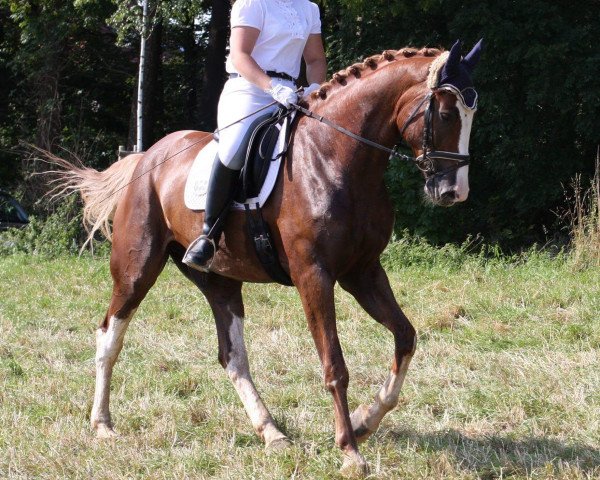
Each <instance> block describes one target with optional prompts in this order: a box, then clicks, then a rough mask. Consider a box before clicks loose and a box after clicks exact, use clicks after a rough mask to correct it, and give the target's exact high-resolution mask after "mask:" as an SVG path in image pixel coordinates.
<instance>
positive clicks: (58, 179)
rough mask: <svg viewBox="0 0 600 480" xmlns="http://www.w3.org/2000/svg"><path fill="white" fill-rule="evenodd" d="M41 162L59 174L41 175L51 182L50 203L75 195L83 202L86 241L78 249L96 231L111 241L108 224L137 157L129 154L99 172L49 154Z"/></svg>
mask: <svg viewBox="0 0 600 480" xmlns="http://www.w3.org/2000/svg"><path fill="white" fill-rule="evenodd" d="M43 155H44V157H45V158H44V159H43V160H44V161H45V162H47V163H49V164H51V165H53V166H56V167H59V170H52V171H49V172H45V174H46V173H48V174H53V175H54V176H55V178H54V179H53V180H51V181H50V182H49V183H50V184H53V185H54V186H53V188H52V190H50V192H49V195H50V198H51V199H55V198H59V197H64V196H66V195H69V194H71V193H74V192H77V191H79V193H80V194H81V198H82V199H83V224H84V227H85V229H86V231H87V232H88V236H87V239H86V241H85V243H84V244H83V246H82V247H81V249H82V250H83V249H84V248H85V247H86V245H88V244H90V245H91V242H92V239H93V238H94V234H95V233H96V232H97V231H98V230H99V231H100V232H102V234H103V235H104V236H105V237H106V238H107V239H108V240H111V239H112V225H111V221H112V218H113V215H114V213H115V210H116V208H117V205H118V203H119V200H120V199H121V197H122V195H123V193H124V192H125V187H127V185H129V183H130V182H131V179H132V177H133V171H134V169H135V167H136V166H137V164H138V162H139V161H140V159H141V158H142V157H143V154H141V153H133V154H131V155H128V156H127V157H125V158H123V159H122V160H119V161H118V162H115V163H113V164H112V165H111V166H110V167H108V168H107V169H106V170H104V171H102V172H99V171H97V170H94V169H93V168H89V167H85V166H84V165H83V164H82V163H81V162H79V165H75V164H74V163H71V162H69V161H68V160H65V159H63V158H60V157H57V156H55V155H53V154H51V153H49V152H43Z"/></svg>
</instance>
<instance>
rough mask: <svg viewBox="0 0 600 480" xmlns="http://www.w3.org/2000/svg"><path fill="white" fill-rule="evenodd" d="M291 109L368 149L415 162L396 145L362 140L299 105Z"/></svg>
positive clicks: (366, 139) (362, 138)
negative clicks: (388, 146)
mask: <svg viewBox="0 0 600 480" xmlns="http://www.w3.org/2000/svg"><path fill="white" fill-rule="evenodd" d="M293 107H294V108H295V109H297V110H298V111H300V112H302V113H303V114H304V115H306V116H307V117H310V118H314V119H315V120H318V121H319V122H321V123H324V124H325V125H328V126H330V127H331V128H333V129H335V130H337V131H338V132H340V133H343V134H344V135H347V136H348V137H350V138H353V139H354V140H358V141H359V142H361V143H364V144H365V145H369V146H370V147H374V148H377V149H379V150H382V151H384V152H386V153H388V154H389V155H390V156H392V157H395V158H399V159H400V160H404V161H406V162H415V161H416V158H415V157H411V156H409V155H404V154H403V153H400V152H399V151H398V148H399V146H398V145H396V146H395V147H394V148H393V149H392V148H387V147H385V146H383V145H381V144H379V143H376V142H373V141H371V140H369V139H368V138H364V137H361V136H360V135H356V134H355V133H352V132H351V131H350V130H347V129H345V128H344V127H340V126H339V125H337V124H335V123H333V122H332V121H331V120H329V119H327V118H325V117H322V116H321V115H315V114H314V112H312V111H311V110H308V109H307V108H304V107H301V106H300V105H293Z"/></svg>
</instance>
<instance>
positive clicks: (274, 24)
mask: <svg viewBox="0 0 600 480" xmlns="http://www.w3.org/2000/svg"><path fill="white" fill-rule="evenodd" d="M235 27H253V28H256V29H258V30H260V34H259V35H258V39H257V40H256V45H255V46H254V50H253V51H252V58H254V60H255V61H256V63H258V66H259V67H260V68H262V69H263V70H264V71H267V70H272V71H275V72H282V73H287V74H288V75H290V76H292V77H294V78H298V75H299V74H300V62H301V60H302V52H304V47H305V45H306V41H307V40H308V36H309V35H311V34H319V33H321V19H320V16H319V7H318V6H317V5H316V4H315V3H312V2H309V1H308V0H237V1H236V2H235V3H234V4H233V7H232V9H231V28H232V29H233V28H235ZM225 68H226V70H227V71H228V72H229V73H238V72H237V71H236V69H235V67H234V66H233V62H232V61H231V56H229V57H227V63H226V66H225Z"/></svg>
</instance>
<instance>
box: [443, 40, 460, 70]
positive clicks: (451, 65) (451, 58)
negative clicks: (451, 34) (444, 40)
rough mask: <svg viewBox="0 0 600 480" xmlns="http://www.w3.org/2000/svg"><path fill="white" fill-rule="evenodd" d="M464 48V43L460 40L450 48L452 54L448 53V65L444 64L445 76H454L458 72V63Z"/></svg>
mask: <svg viewBox="0 0 600 480" xmlns="http://www.w3.org/2000/svg"><path fill="white" fill-rule="evenodd" d="M461 48H462V43H461V41H460V40H457V41H456V42H455V43H454V45H452V48H451V49H450V54H449V55H448V60H447V61H446V65H444V71H443V73H444V76H445V77H446V78H447V77H452V76H454V75H455V74H457V73H458V65H459V64H460V51H461Z"/></svg>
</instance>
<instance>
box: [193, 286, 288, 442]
mask: <svg viewBox="0 0 600 480" xmlns="http://www.w3.org/2000/svg"><path fill="white" fill-rule="evenodd" d="M199 287H200V288H201V290H202V291H203V293H204V295H205V296H206V298H207V300H208V302H209V304H210V306H211V308H212V311H213V314H214V316H215V322H216V326H217V336H218V340H219V362H220V363H221V365H222V366H223V368H224V369H225V371H226V372H227V375H228V376H229V378H230V379H231V382H232V383H233V386H234V387H235V389H236V391H237V393H238V395H239V397H240V399H241V401H242V403H243V404H244V408H245V410H246V412H247V414H248V416H249V417H250V421H251V422H252V426H253V427H254V430H255V431H256V433H257V434H258V435H259V436H260V437H261V438H262V439H263V440H264V442H265V445H266V447H267V448H272V449H276V448H284V447H286V446H288V445H289V444H290V442H289V440H288V439H287V437H286V436H285V435H284V434H283V433H282V432H281V431H280V430H279V429H278V428H277V426H276V425H275V421H274V420H273V417H271V414H270V413H269V411H268V410H267V407H265V405H264V403H263V401H262V399H261V398H260V395H259V394H258V391H257V390H256V387H255V386H254V382H253V381H252V377H251V375H250V368H249V365H248V356H247V353H246V345H245V343H244V304H243V302H242V283H241V282H238V281H236V280H231V279H227V278H225V277H220V276H217V275H214V274H210V277H209V279H208V281H207V282H206V283H204V284H202V283H200V284H199Z"/></svg>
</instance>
